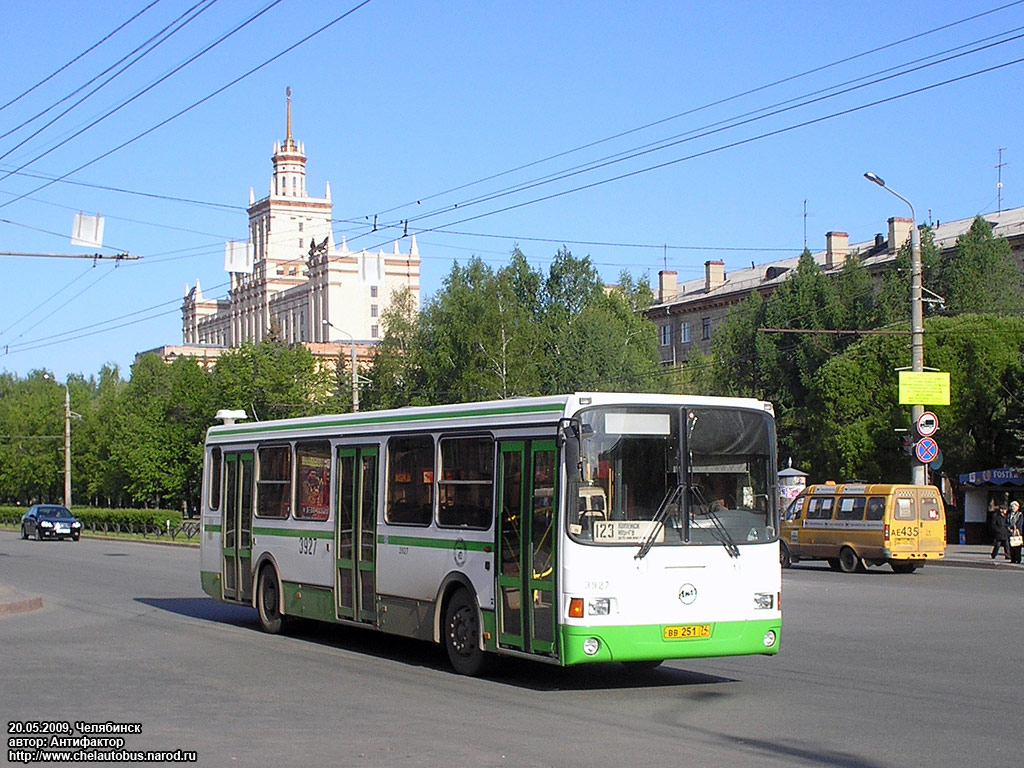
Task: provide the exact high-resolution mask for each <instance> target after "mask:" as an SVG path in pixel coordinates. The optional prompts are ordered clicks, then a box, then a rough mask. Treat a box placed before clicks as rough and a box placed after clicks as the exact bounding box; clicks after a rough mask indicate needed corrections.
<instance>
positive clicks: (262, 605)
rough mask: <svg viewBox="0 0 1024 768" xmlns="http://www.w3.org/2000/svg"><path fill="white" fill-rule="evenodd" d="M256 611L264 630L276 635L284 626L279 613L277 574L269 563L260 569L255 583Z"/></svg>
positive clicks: (282, 618) (282, 617)
mask: <svg viewBox="0 0 1024 768" xmlns="http://www.w3.org/2000/svg"><path fill="white" fill-rule="evenodd" d="M256 612H257V613H258V614H259V616H260V626H261V627H263V631H264V632H268V633H269V634H271V635H276V634H278V633H279V632H280V631H281V629H282V628H283V627H284V616H283V615H282V614H281V608H280V597H279V595H278V590H277V574H276V573H274V569H273V568H271V567H270V566H269V565H268V566H265V567H264V568H262V569H261V570H260V577H259V581H258V582H257V584H256Z"/></svg>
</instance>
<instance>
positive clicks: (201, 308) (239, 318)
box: [182, 88, 420, 355]
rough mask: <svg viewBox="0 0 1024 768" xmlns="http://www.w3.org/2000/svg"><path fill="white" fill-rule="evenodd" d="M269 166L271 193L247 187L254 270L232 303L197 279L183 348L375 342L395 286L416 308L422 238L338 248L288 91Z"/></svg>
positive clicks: (186, 312)
mask: <svg viewBox="0 0 1024 768" xmlns="http://www.w3.org/2000/svg"><path fill="white" fill-rule="evenodd" d="M271 163H272V165H273V174H272V176H271V179H270V189H269V194H268V195H267V196H266V197H264V198H262V199H259V200H256V199H255V196H254V194H253V191H252V188H251V187H250V189H249V208H248V214H249V244H250V245H251V247H252V251H253V269H252V272H251V273H245V272H232V273H231V288H230V290H229V292H228V298H227V299H226V300H224V299H221V300H216V299H206V298H204V297H203V296H202V293H201V290H200V289H199V286H198V283H197V285H196V288H195V289H193V290H187V292H186V296H185V302H184V305H183V307H182V320H183V331H182V336H183V341H184V343H185V344H186V345H188V344H195V345H216V346H225V347H237V346H239V345H240V344H242V343H243V342H245V341H253V342H258V341H260V340H261V339H262V338H264V336H266V334H267V333H270V332H271V331H273V332H274V333H276V334H277V335H278V337H279V338H281V339H282V340H283V341H285V342H287V343H293V344H294V343H305V344H309V345H313V346H316V345H321V346H322V345H324V344H327V343H329V342H336V343H337V342H343V343H344V344H348V343H349V339H355V340H357V341H360V342H364V343H365V344H367V345H369V344H373V343H376V341H377V340H378V339H379V338H380V337H381V336H382V335H383V328H382V326H381V316H382V315H383V313H384V311H385V310H386V309H387V308H388V306H389V305H390V303H391V296H392V294H393V293H394V292H395V291H396V290H399V289H401V288H409V289H410V290H411V292H412V295H413V299H414V302H415V304H416V306H417V307H418V306H419V290H420V286H419V268H420V256H419V249H418V248H417V246H416V238H415V236H412V237H411V238H409V239H408V251H407V252H403V251H402V250H401V247H400V246H401V244H400V243H399V241H395V242H394V243H393V245H392V248H391V252H390V253H387V254H385V253H384V251H383V250H381V251H378V252H377V253H365V252H362V253H355V252H353V251H350V250H349V249H348V246H347V244H346V242H345V238H344V236H342V238H341V247H340V248H339V249H335V247H334V238H333V234H332V226H331V214H332V202H331V187H330V183H327V184H325V189H324V196H323V197H309V196H307V193H306V153H305V147H304V146H303V143H302V142H301V141H296V140H295V139H294V137H293V135H292V102H291V88H288V89H287V91H286V113H285V138H284V140H283V141H276V142H274V151H273V155H272V156H271ZM403 239H404V238H403ZM314 246H315V247H314ZM331 346H333V345H331ZM328 353H330V350H327V351H325V352H324V354H325V355H326V354H328Z"/></svg>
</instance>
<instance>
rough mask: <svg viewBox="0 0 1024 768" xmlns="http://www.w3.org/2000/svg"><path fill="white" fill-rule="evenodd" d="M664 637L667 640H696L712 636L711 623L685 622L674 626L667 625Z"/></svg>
mask: <svg viewBox="0 0 1024 768" xmlns="http://www.w3.org/2000/svg"><path fill="white" fill-rule="evenodd" d="M662 637H664V638H665V639H666V640H694V639H697V638H701V637H711V625H710V624H683V625H679V626H674V627H665V630H664V633H663V634H662Z"/></svg>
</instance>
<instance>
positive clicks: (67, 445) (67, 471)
mask: <svg viewBox="0 0 1024 768" xmlns="http://www.w3.org/2000/svg"><path fill="white" fill-rule="evenodd" d="M64 506H65V507H67V508H68V509H71V393H70V392H69V391H68V385H67V383H65V384H64Z"/></svg>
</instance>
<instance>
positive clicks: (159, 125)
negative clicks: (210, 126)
mask: <svg viewBox="0 0 1024 768" xmlns="http://www.w3.org/2000/svg"><path fill="white" fill-rule="evenodd" d="M278 2H281V0H275V1H274V3H272V5H276V4H277V3H278ZM371 2H372V0H362V2H360V3H357V4H356V5H355V6H353V7H352V8H350V9H349V10H347V11H345V13H343V14H341V15H340V16H338V17H336V18H335V19H333V20H332V21H329V22H327V23H326V24H324V25H322V26H321V27H319V28H318V29H316V30H314V31H313V32H311V33H309V34H308V35H306V36H305V37H303V38H301V39H300V40H299V41H298V42H296V43H293V44H292V45H290V46H288V47H287V48H285V49H283V50H282V51H280V52H278V53H276V54H274V55H273V56H271V57H270V58H269V59H266V60H265V61H263V62H262V63H261V64H257V65H256V66H255V67H253V68H251V69H249V70H248V71H247V72H244V73H243V74H241V75H239V76H238V77H236V78H234V79H233V80H231V81H229V82H228V83H226V84H224V85H222V86H221V87H220V88H217V89H216V90H214V91H213V92H211V93H209V94H207V95H206V96H204V97H203V98H201V99H199V100H198V101H195V102H193V103H192V104H190V105H189V106H187V107H185V108H184V109H181V110H179V111H178V112H176V113H174V114H173V115H171V116H170V117H167V118H165V119H164V120H161V121H160V122H159V123H157V124H156V125H153V126H151V127H150V128H147V129H146V130H144V131H142V132H141V133H139V134H136V135H135V136H133V137H132V138H130V139H128V140H127V141H124V142H122V143H121V144H118V145H117V146H116V147H114V148H113V149H110V150H108V151H106V152H104V153H103V154H101V155H98V156H96V157H94V158H93V159H92V160H89V161H88V162H85V163H82V164H81V165H79V166H78V167H77V168H74V169H72V170H70V171H68V172H67V173H64V174H62V175H61V176H59V177H57V178H55V179H53V180H51V181H48V182H47V183H46V184H43V185H41V186H39V187H36V188H35V189H33V190H31V191H29V192H26V193H24V194H22V195H19V196H17V197H15V198H14V199H12V200H8V201H7V202H4V203H0V208H4V207H6V206H8V205H11V204H12V203H15V202H17V201H18V200H22V199H24V198H26V197H28V196H29V195H33V194H35V193H36V192H39V191H41V190H43V189H46V188H47V187H49V186H52V185H53V184H56V183H57V182H58V181H63V180H64V179H66V178H67V177H68V176H71V175H73V174H75V173H78V172H79V171H81V170H84V169H85V168H88V167H89V166H91V165H94V164H95V163H98V162H99V161H100V160H102V159H104V158H106V157H109V156H110V155H112V154H114V153H115V152H119V151H120V150H122V149H124V148H125V147H127V146H130V145H131V144H134V143H135V142H136V141H138V140H139V139H141V138H143V137H145V136H148V135H149V134H151V133H153V132H154V131H156V130H158V129H160V128H162V127H163V126H165V125H167V124H168V123H170V122H172V121H173V120H177V119H178V118H179V117H181V116H182V115H185V114H187V113H189V112H191V111H192V110H193V109H195V108H196V107H198V106H200V105H201V104H205V103H206V102H207V101H209V100H210V99H212V98H214V97H215V96H218V95H219V94H221V93H223V92H224V91H226V90H227V89H228V88H231V87H232V86H234V85H237V84H238V83H240V82H242V81H243V80H245V79H246V78H248V77H251V76H252V75H253V74H255V73H256V72H259V71H260V70H261V69H263V68H264V67H267V66H269V65H270V64H272V63H273V62H275V61H277V60H278V59H280V58H281V57H282V56H284V55H286V54H288V53H290V52H291V51H293V50H295V49H296V48H298V47H299V46H301V45H304V44H305V43H307V42H309V41H310V40H312V39H313V38H314V37H316V36H317V35H320V34H321V33H323V32H324V31H326V30H327V29H329V28H330V27H332V26H334V25H335V24H337V23H338V22H340V21H343V20H344V19H346V18H348V17H349V16H351V15H352V14H353V13H355V12H356V11H358V10H359V9H361V8H363V7H365V6H367V5H369V4H370V3H371ZM229 34H231V33H229ZM222 39H223V38H222Z"/></svg>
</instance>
